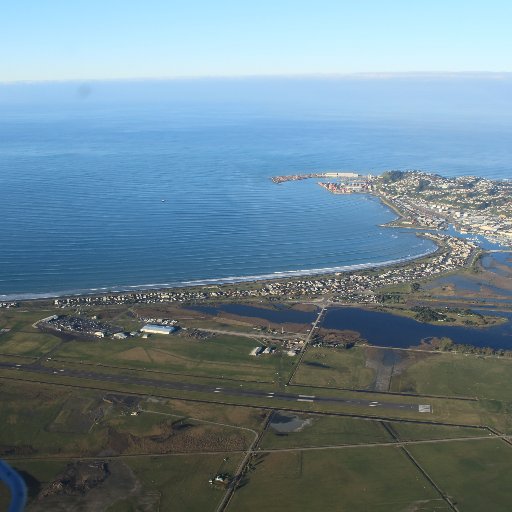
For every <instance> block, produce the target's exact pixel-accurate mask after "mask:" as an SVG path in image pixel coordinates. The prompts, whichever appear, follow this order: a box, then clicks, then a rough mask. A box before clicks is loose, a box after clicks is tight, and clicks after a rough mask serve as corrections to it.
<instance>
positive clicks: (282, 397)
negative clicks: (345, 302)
mask: <svg viewBox="0 0 512 512" xmlns="http://www.w3.org/2000/svg"><path fill="white" fill-rule="evenodd" d="M0 368H8V369H15V370H19V371H30V372H36V373H41V374H45V375H56V376H57V375H59V376H67V377H75V378H79V379H89V380H94V381H101V382H117V383H120V384H137V385H140V386H149V387H153V388H165V389H175V390H178V391H195V392H200V393H211V394H212V395H230V396H245V397H251V398H266V399H268V400H269V403H270V402H271V401H286V402H313V403H332V404H344V405H350V406H360V407H372V408H383V409H395V410H412V411H419V412H425V413H428V412H432V409H431V407H430V405H429V404H422V405H418V404H406V403H394V402H387V401H384V402H382V401H375V400H365V399H361V398H350V399H348V398H338V397H328V396H318V395H303V394H296V393H283V392H280V391H275V392H274V391H261V390H257V389H245V388H244V387H243V385H240V387H236V388H235V387H229V386H224V385H219V386H215V385H211V384H191V383H187V382H177V381H167V380H156V379H148V378H142V377H136V376H127V375H112V374H108V373H97V372H93V371H89V370H70V369H55V368H50V367H45V366H40V365H19V364H14V363H2V362H0Z"/></svg>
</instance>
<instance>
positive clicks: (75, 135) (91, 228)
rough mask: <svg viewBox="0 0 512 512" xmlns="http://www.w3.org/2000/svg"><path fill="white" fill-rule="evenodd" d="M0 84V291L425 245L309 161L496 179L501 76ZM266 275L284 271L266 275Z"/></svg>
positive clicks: (333, 258) (505, 165)
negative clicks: (330, 182) (300, 177)
mask: <svg viewBox="0 0 512 512" xmlns="http://www.w3.org/2000/svg"><path fill="white" fill-rule="evenodd" d="M199 82H200V83H197V81H190V82H189V83H188V82H186V81H185V82H179V83H170V84H169V83H164V82H158V83H156V84H155V83H153V84H145V83H134V84H123V83H106V84H102V83H93V84H72V83H71V84H47V85H37V84H36V85H33V84H13V85H5V84H4V85H3V86H2V85H0V299H5V298H12V297H36V296H53V295H58V294H63V293H76V292H90V291H97V290H101V291H103V290H121V289H132V288H133V287H143V288H144V287H163V286H174V285H182V284H188V283H195V282H218V281H219V280H220V281H222V280H228V281H229V280H232V279H235V280H241V279H252V278H257V277H261V276H267V277H271V276H282V275H287V273H291V274H300V273H308V272H311V271H320V270H322V269H333V268H340V267H341V268H351V267H353V266H361V265H368V264H382V263H385V262H389V261H397V260H402V259H407V258H411V257H414V256H417V255H420V254H425V253H427V252H429V251H431V250H432V249H433V246H432V244H431V243H430V242H429V241H427V240H424V239H422V238H418V237H417V236H416V235H415V233H414V232H412V231H407V230H397V229H389V228H384V227H381V225H382V224H384V223H386V222H388V221H390V220H391V219H393V218H394V214H393V212H391V211H390V210H389V209H387V208H386V207H385V206H383V205H382V204H381V203H380V202H379V201H378V200H376V199H375V198H372V197H369V196H365V195H349V196H335V195H332V194H330V193H328V192H327V191H326V190H324V189H322V188H321V187H319V186H318V185H317V184H316V183H315V181H314V180H308V181H302V182H288V183H284V184H280V185H276V184H273V183H272V182H271V180H270V178H271V176H274V175H278V174H294V173H304V172H313V171H325V170H343V171H356V172H361V173H373V174H377V173H380V172H382V171H384V170H387V169H422V170H427V171H432V172H438V173H441V174H444V175H449V176H455V175H464V174H471V175H479V176H485V177H490V178H499V179H507V178H512V110H511V105H510V98H511V97H512V95H511V94H510V92H511V83H512V82H511V81H510V80H508V81H507V80H506V81H505V82H504V83H501V82H500V83H492V82H491V83H490V82H485V81H483V82H482V81H478V80H477V81H474V80H473V81H471V80H469V81H468V82H466V81H459V82H457V81H455V83H454V81H449V80H448V81H441V82H436V81H434V82H432V83H430V84H428V83H427V84H425V83H424V80H419V81H416V82H415V81H414V80H412V81H411V80H409V81H407V80H403V81H398V82H396V81H395V82H393V83H389V82H386V81H380V82H379V81H370V82H371V83H368V81H357V80H355V81H354V80H353V81H341V82H336V81H332V80H331V81H329V80H312V81H307V80H302V81H301V80H298V81H296V82H294V81H293V80H291V79H290V80H289V81H286V80H281V81H272V80H268V81H265V80H263V79H260V80H256V81H254V80H253V81H250V80H248V81H242V80H241V81H238V82H237V81H236V80H234V81H225V82H223V81H218V80H217V81H215V80H212V81H208V80H204V81H199ZM283 273H284V274H283Z"/></svg>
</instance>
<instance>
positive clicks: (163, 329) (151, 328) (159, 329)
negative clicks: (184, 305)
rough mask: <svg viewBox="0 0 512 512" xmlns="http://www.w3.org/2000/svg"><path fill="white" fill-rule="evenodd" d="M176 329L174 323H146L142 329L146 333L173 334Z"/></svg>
mask: <svg viewBox="0 0 512 512" xmlns="http://www.w3.org/2000/svg"><path fill="white" fill-rule="evenodd" d="M175 330H176V327H174V326H172V325H157V324H146V325H145V326H144V327H143V328H142V329H141V330H140V331H141V332H143V333H145V334H171V332H174V331H175Z"/></svg>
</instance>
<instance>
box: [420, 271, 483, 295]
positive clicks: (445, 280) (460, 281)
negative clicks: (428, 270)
mask: <svg viewBox="0 0 512 512" xmlns="http://www.w3.org/2000/svg"><path fill="white" fill-rule="evenodd" d="M439 286H454V287H455V288H456V289H457V290H459V291H468V292H479V291H480V288H481V287H482V286H484V283H482V282H480V281H476V280H475V279H471V278H468V277H466V276H460V275H455V276H446V277H440V278H439V279H436V280H434V281H432V282H431V283H429V284H428V285H427V286H426V287H425V288H426V289H427V290H431V289H433V288H437V287H439Z"/></svg>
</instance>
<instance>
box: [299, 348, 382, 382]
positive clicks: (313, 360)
mask: <svg viewBox="0 0 512 512" xmlns="http://www.w3.org/2000/svg"><path fill="white" fill-rule="evenodd" d="M365 362H366V356H365V348H364V347H355V348H352V349H350V350H336V349H327V348H310V349H308V351H307V352H306V354H305V356H304V359H303V361H302V364H301V365H300V367H299V369H298V370H297V372H296V373H295V377H294V380H293V382H294V384H309V385H311V386H332V387H340V388H349V389H367V388H368V387H369V386H370V385H371V384H372V382H373V380H374V378H375V371H374V370H372V369H371V368H366V366H365Z"/></svg>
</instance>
